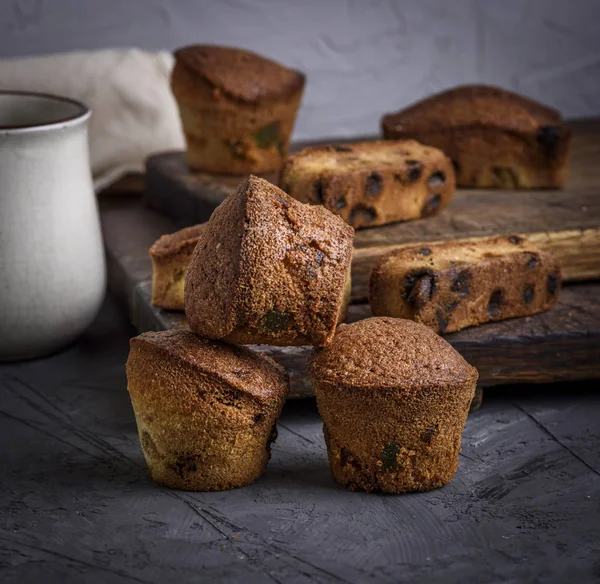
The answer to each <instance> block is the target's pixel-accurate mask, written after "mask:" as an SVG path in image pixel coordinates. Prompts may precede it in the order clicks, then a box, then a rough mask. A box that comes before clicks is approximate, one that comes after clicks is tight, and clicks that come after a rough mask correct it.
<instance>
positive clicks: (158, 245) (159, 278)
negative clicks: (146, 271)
mask: <svg viewBox="0 0 600 584" xmlns="http://www.w3.org/2000/svg"><path fill="white" fill-rule="evenodd" d="M204 225H205V224H204V223H201V224H199V225H193V226H192V227H186V228H185V229H180V230H179V231H176V232H175V233H169V234H167V235H163V236H162V237H160V239H158V240H157V241H155V242H154V244H153V245H152V247H151V248H150V257H151V259H152V304H153V305H154V306H160V307H161V308H166V309H168V310H183V283H184V281H185V274H186V272H187V267H188V264H189V263H190V258H191V257H192V252H193V251H194V248H195V247H196V244H197V243H198V239H199V237H200V234H201V233H202V231H203V230H204Z"/></svg>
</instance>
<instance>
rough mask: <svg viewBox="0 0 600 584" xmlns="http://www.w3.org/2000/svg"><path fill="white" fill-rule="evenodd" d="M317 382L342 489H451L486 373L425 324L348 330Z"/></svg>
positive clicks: (359, 325) (319, 362) (314, 375)
mask: <svg viewBox="0 0 600 584" xmlns="http://www.w3.org/2000/svg"><path fill="white" fill-rule="evenodd" d="M310 375H311V379H312V382H313V385H314V388H315V393H316V395H317V405H318V408H319V413H320V414H321V417H322V418H323V432H324V434H325V442H326V444H327V452H328V455H329V465H330V467H331V471H332V473H333V476H334V477H335V480H336V481H337V482H338V483H340V484H341V485H344V486H345V487H347V488H349V489H352V490H364V491H369V492H370V491H382V492H385V493H402V492H406V491H427V490H429V489H434V488H436V487H441V486H443V485H445V484H446V483H448V482H449V481H450V480H451V479H452V477H453V476H454V474H455V473H456V469H457V467H458V453H459V452H460V447H461V434H462V431H463V427H464V425H465V421H466V419H467V413H468V411H469V406H470V404H471V401H472V399H473V396H474V394H475V386H476V383H477V378H478V374H477V370H476V369H475V368H473V367H471V366H470V365H469V364H468V363H467V362H466V361H465V360H464V359H463V358H462V357H461V356H460V355H459V354H458V353H457V352H456V351H455V350H454V349H453V348H452V347H451V346H450V345H449V344H448V343H447V342H446V341H445V340H444V339H442V338H441V337H439V336H438V335H436V334H435V333H434V332H433V331H432V330H431V329H428V328H427V327H425V326H423V325H422V324H419V323H416V322H413V321H410V320H403V319H396V318H386V317H383V318H368V319H365V320H361V321H358V322H355V323H353V324H349V325H346V324H342V325H340V326H339V327H338V331H337V333H336V335H335V338H334V339H333V342H332V343H331V344H330V345H329V346H327V347H325V348H324V349H322V350H321V351H320V352H319V353H317V354H316V356H315V357H314V359H313V362H312V365H311V370H310Z"/></svg>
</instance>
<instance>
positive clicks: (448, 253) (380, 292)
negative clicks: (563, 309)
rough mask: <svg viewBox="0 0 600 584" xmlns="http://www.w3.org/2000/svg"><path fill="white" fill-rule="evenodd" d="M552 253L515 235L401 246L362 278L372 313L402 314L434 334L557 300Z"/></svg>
mask: <svg viewBox="0 0 600 584" xmlns="http://www.w3.org/2000/svg"><path fill="white" fill-rule="evenodd" d="M560 284H561V274H560V267H559V265H558V260H557V259H556V257H554V255H552V254H550V253H548V252H544V251H541V250H540V249H538V248H537V247H536V246H535V245H533V244H532V243H529V242H528V241H526V240H525V239H523V238H522V237H519V236H517V235H508V236H498V237H489V238H481V239H476V240H463V241H449V242H442V243H434V244H427V245H419V246H408V247H404V248H400V249H398V250H395V251H392V252H390V253H389V254H387V255H385V256H383V257H382V258H381V259H380V260H379V261H378V262H377V264H376V265H375V267H374V268H373V270H372V272H371V277H370V279H369V304H370V305H371V310H372V312H373V314H374V315H376V316H394V317H398V318H409V319H411V320H415V321H417V322H420V323H423V324H425V325H427V326H429V327H431V328H432V329H434V330H436V331H438V332H439V333H440V334H442V333H446V332H452V331H457V330H460V329H463V328H465V327H469V326H474V325H478V324H482V323H484V322H490V321H495V320H503V319H506V318H513V317H516V316H527V315H530V314H535V313H536V312H542V311H544V310H548V308H550V307H551V306H553V305H554V304H555V303H556V301H557V299H558V292H559V288H560Z"/></svg>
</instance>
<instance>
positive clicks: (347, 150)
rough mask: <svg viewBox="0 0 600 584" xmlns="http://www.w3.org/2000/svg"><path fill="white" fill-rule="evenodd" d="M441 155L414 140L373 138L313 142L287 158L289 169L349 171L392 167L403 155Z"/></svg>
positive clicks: (421, 156) (426, 156) (408, 157)
mask: <svg viewBox="0 0 600 584" xmlns="http://www.w3.org/2000/svg"><path fill="white" fill-rule="evenodd" d="M439 156H441V152H440V150H438V149H437V148H432V147H429V146H424V145H423V144H419V142H417V141H415V140H372V141H369V142H353V143H348V144H328V145H325V146H310V147H308V148H304V149H303V150H300V151H299V152H296V153H295V154H293V155H292V156H290V157H289V158H288V162H287V164H286V169H287V171H288V172H289V171H290V170H292V169H293V168H294V167H295V166H301V167H302V169H303V170H311V168H313V166H314V171H315V172H316V173H320V172H323V171H326V170H330V171H333V172H335V171H336V170H337V171H339V172H349V171H353V170H356V171H361V170H369V171H370V170H373V169H383V170H393V169H394V168H396V167H397V166H398V163H399V160H400V159H406V160H410V159H411V158H414V157H417V158H418V159H419V160H420V161H423V160H427V159H428V158H431V159H434V158H436V157H439Z"/></svg>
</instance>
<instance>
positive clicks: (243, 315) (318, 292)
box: [184, 176, 354, 346]
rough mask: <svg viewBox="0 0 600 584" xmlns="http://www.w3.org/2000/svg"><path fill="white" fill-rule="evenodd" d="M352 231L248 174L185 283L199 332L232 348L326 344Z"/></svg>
mask: <svg viewBox="0 0 600 584" xmlns="http://www.w3.org/2000/svg"><path fill="white" fill-rule="evenodd" d="M353 236H354V230H353V229H352V228H351V227H350V226H348V225H346V224H345V223H344V221H342V219H340V218H339V217H337V216H335V215H333V214H332V213H330V212H329V211H328V210H327V209H325V208H323V207H320V206H311V205H303V204H301V203H299V202H298V201H296V200H295V199H293V198H291V197H289V196H288V195H286V194H285V193H284V192H283V191H282V190H281V189H279V188H277V187H276V186H274V185H272V184H271V183H269V182H268V181H266V180H263V179H260V178H257V177H255V176H250V177H249V178H248V179H246V180H245V181H244V182H243V183H242V184H241V185H240V186H239V187H238V190H237V192H236V193H235V194H233V195H231V196H230V197H228V198H227V199H226V200H225V201H224V202H223V203H222V204H221V205H220V206H219V207H218V208H217V209H216V210H215V211H214V213H213V214H212V216H211V218H210V220H209V222H208V223H207V228H206V231H205V233H204V235H203V236H202V238H201V239H200V241H199V242H198V245H197V246H196V249H195V250H194V254H193V256H192V259H191V262H190V266H189V268H188V272H187V276H186V280H185V294H184V296H185V312H186V317H187V320H188V323H189V325H190V328H191V329H192V330H193V331H195V332H197V333H198V334H200V335H202V336H205V337H208V338H216V339H223V340H227V341H230V342H236V343H243V344H245V343H249V344H261V343H264V344H270V345H281V346H286V345H325V344H327V343H328V342H329V341H330V340H331V338H332V337H333V334H334V331H335V326H336V324H337V322H338V320H339V318H340V314H341V313H342V311H343V303H344V297H345V294H347V289H346V282H347V280H348V278H349V273H350V260H351V256H352V242H353Z"/></svg>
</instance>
